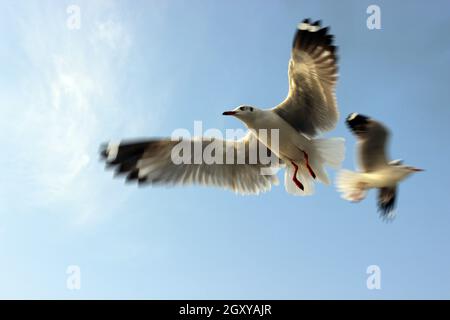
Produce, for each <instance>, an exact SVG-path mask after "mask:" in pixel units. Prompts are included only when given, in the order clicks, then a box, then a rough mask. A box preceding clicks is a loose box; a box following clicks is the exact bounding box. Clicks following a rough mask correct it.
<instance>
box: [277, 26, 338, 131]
mask: <svg viewBox="0 0 450 320" xmlns="http://www.w3.org/2000/svg"><path fill="white" fill-rule="evenodd" d="M336 49H337V48H336V47H335V46H333V36H332V35H330V34H328V28H321V27H320V22H319V21H316V22H315V23H313V24H310V23H309V20H308V19H306V20H304V21H303V22H302V23H300V24H299V25H298V29H297V32H296V34H295V38H294V43H293V47H292V52H291V59H290V60H289V94H288V96H287V98H286V100H285V101H283V102H282V103H281V104H280V105H279V106H277V107H276V108H275V109H274V111H275V112H276V113H277V114H278V115H279V116H281V117H282V118H283V119H284V120H286V121H287V122H288V123H289V124H290V125H291V126H293V127H294V128H295V129H297V130H298V131H300V132H302V133H304V134H307V135H308V136H310V137H313V136H315V135H317V134H318V133H320V132H323V131H328V130H331V129H333V128H334V127H335V125H336V122H337V120H338V117H339V112H338V109H337V103H336V96H335V86H336V81H337V78H338V74H337V72H338V66H337V55H336Z"/></svg>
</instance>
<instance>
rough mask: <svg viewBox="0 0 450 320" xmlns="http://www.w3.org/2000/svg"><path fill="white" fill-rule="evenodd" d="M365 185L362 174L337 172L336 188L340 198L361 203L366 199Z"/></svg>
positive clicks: (347, 171) (345, 171)
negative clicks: (340, 195)
mask: <svg viewBox="0 0 450 320" xmlns="http://www.w3.org/2000/svg"><path fill="white" fill-rule="evenodd" d="M366 185H367V183H366V182H365V180H364V175H363V174H362V173H358V172H354V171H350V170H341V171H339V174H338V177H337V179H336V186H337V189H338V191H339V192H341V193H342V198H344V199H346V200H348V201H352V202H358V201H361V200H363V199H364V198H365V197H366V194H367V187H366Z"/></svg>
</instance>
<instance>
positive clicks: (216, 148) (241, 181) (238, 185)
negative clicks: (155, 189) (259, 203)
mask: <svg viewBox="0 0 450 320" xmlns="http://www.w3.org/2000/svg"><path fill="white" fill-rule="evenodd" d="M255 141H257V140H256V138H254V137H253V135H251V134H248V135H247V136H246V137H245V138H243V139H241V140H237V141H232V140H221V139H208V138H199V139H193V140H179V141H172V140H170V139H153V140H146V141H141V142H124V143H120V144H119V145H109V146H107V147H104V148H103V149H102V150H101V155H102V157H103V158H104V160H105V161H106V163H107V165H108V166H112V167H114V168H115V172H116V174H118V175H126V180H127V181H137V182H138V183H139V184H151V185H189V184H197V185H207V186H217V187H222V188H226V189H230V190H232V191H234V192H236V193H241V194H258V193H260V192H264V191H268V190H270V188H271V186H272V184H277V183H278V179H277V176H276V175H263V174H262V173H261V169H264V168H265V169H268V168H270V163H268V161H266V162H265V163H268V164H263V161H262V160H261V158H260V155H259V152H258V150H257V149H256V148H258V147H260V144H258V143H254V142H255ZM255 150H256V151H255ZM172 153H173V156H172ZM268 153H270V150H268ZM204 154H205V157H203V155H204ZM208 155H209V156H208ZM230 155H231V156H230ZM227 156H228V157H229V158H228V160H230V159H231V160H232V161H231V163H232V164H226V162H228V163H230V161H227ZM273 156H274V155H273ZM172 159H175V160H172ZM238 159H240V162H239V161H238ZM267 160H268V159H267ZM208 163H209V164H208ZM238 163H243V164H238ZM250 163H253V164H250Z"/></svg>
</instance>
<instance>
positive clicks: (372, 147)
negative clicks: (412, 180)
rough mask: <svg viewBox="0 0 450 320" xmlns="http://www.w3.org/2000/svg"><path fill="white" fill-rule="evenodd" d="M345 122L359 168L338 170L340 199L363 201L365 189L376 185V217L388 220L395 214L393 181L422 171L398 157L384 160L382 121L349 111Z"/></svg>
mask: <svg viewBox="0 0 450 320" xmlns="http://www.w3.org/2000/svg"><path fill="white" fill-rule="evenodd" d="M346 124H347V126H348V127H349V128H350V130H351V131H352V132H353V134H354V135H355V136H356V138H357V139H358V142H357V158H358V165H359V167H360V168H361V171H360V172H353V171H349V170H341V171H340V173H339V175H338V178H337V188H338V190H339V191H340V192H342V197H343V198H344V199H346V200H349V201H352V202H359V201H361V200H363V199H364V198H365V196H366V194H367V191H368V190H369V189H371V188H377V189H378V211H379V212H380V216H381V218H382V219H387V220H391V219H393V218H394V216H395V215H394V211H393V210H394V207H395V201H396V193H397V184H398V183H399V182H401V181H402V180H404V179H406V178H407V177H408V176H410V175H411V174H412V173H414V172H419V171H423V170H422V169H418V168H415V167H411V166H406V165H403V163H402V161H401V160H394V161H389V160H388V156H387V152H386V144H387V142H388V139H389V135H390V133H389V131H388V129H387V128H386V127H385V126H384V125H383V124H382V123H380V122H378V121H375V120H373V119H371V118H369V117H367V116H364V115H362V114H358V113H352V114H350V115H349V116H348V117H347V120H346Z"/></svg>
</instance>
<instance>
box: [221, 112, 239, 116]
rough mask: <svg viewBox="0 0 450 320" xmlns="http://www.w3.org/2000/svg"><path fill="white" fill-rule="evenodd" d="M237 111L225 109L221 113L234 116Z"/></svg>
mask: <svg viewBox="0 0 450 320" xmlns="http://www.w3.org/2000/svg"><path fill="white" fill-rule="evenodd" d="M236 113H237V112H236V111H225V112H224V113H222V115H224V116H234V115H235V114H236Z"/></svg>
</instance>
